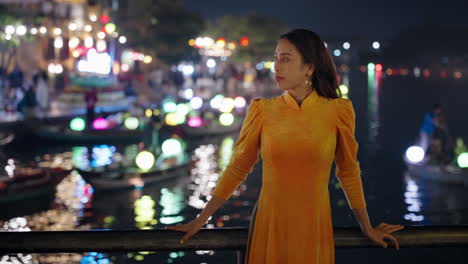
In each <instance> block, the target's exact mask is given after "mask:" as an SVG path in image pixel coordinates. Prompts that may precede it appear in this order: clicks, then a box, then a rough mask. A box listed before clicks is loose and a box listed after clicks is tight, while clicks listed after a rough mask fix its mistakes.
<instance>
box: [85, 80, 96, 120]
mask: <svg viewBox="0 0 468 264" xmlns="http://www.w3.org/2000/svg"><path fill="white" fill-rule="evenodd" d="M84 101H85V104H86V125H87V127H88V128H89V129H91V128H92V127H93V126H92V125H93V121H94V118H95V112H94V108H95V107H96V104H97V101H98V97H97V92H96V88H95V87H90V88H88V89H87V90H86V92H85V93H84Z"/></svg>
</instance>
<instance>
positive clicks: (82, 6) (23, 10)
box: [0, 0, 468, 264]
mask: <svg viewBox="0 0 468 264" xmlns="http://www.w3.org/2000/svg"><path fill="white" fill-rule="evenodd" d="M467 12H468V6H467V4H466V3H465V2H464V1H450V0H449V1H444V2H437V3H435V2H434V3H432V2H431V1H410V2H408V1H402V0H394V1H390V2H384V1H370V0H363V1H358V2H356V1H337V0H329V1H327V2H317V1H300V0H290V1H287V2H285V1H263V0H261V1H244V0H238V1H223V2H219V1H213V0H185V1H182V0H138V1H130V0H0V168H1V169H0V230H1V231H12V232H15V231H58V230H91V229H159V228H163V227H165V226H167V225H174V224H178V223H184V222H187V221H189V220H191V219H193V218H194V217H196V216H197V214H198V213H199V212H200V211H201V209H202V208H203V207H204V205H205V204H206V202H207V200H208V199H209V198H210V197H209V194H210V192H211V191H212V190H213V188H214V186H215V185H216V182H217V180H218V178H219V176H220V175H221V174H222V172H223V170H224V169H225V167H226V165H227V164H228V162H229V160H230V158H231V155H232V151H233V146H234V143H235V140H236V139H237V136H238V133H239V130H240V127H241V124H242V120H243V118H244V115H245V112H246V109H247V108H248V106H249V104H250V101H251V100H252V98H256V97H262V98H272V97H275V96H279V95H281V93H280V91H279V89H278V88H277V87H276V83H275V80H274V61H273V60H274V59H273V53H274V49H275V45H276V41H277V39H278V37H279V36H280V35H281V34H282V33H285V32H287V31H288V30H291V29H294V28H307V29H310V30H312V31H315V32H317V33H318V34H319V35H320V36H321V37H322V39H323V40H324V41H325V43H326V46H327V48H328V51H329V52H330V54H331V55H332V57H333V59H334V62H335V65H336V69H337V74H338V76H337V78H338V83H339V87H337V89H339V90H341V92H342V94H343V97H345V98H349V99H350V100H352V102H353V105H354V107H355V111H356V125H357V127H356V138H357V140H358V142H359V146H360V147H359V155H358V156H359V160H360V162H361V168H362V178H363V183H364V191H365V195H366V200H367V205H368V212H369V215H370V218H371V221H372V223H373V224H374V225H376V224H378V223H380V222H387V223H394V224H404V225H464V224H467V223H468V203H465V201H467V202H468V195H467V191H468V189H467V187H466V184H467V182H468V180H467V179H468V169H467V167H468V150H467V149H466V146H465V143H464V142H465V141H466V140H468V118H467V117H466V115H465V111H466V103H468V86H467V85H468V67H467V66H468V20H467V19H466V14H467ZM261 175H262V171H261V162H259V163H258V164H257V166H256V167H255V169H254V171H253V172H252V173H251V175H250V176H249V178H248V179H247V181H246V182H245V183H243V184H242V185H241V186H240V187H239V189H238V190H236V192H235V193H234V195H233V197H232V198H231V199H230V200H228V201H227V202H226V204H225V206H224V207H223V208H221V209H220V210H218V212H217V213H216V214H215V215H214V216H213V217H212V218H211V219H210V221H209V222H208V224H207V225H206V226H205V227H206V228H221V227H247V226H248V224H249V221H250V214H251V211H252V208H253V206H254V204H255V202H256V200H257V197H258V194H259V191H260V188H261ZM329 190H330V196H331V207H332V214H333V222H334V226H358V224H357V222H356V221H355V219H354V217H353V215H352V212H351V210H350V209H349V207H348V204H347V202H346V198H345V196H344V193H343V192H342V190H341V188H340V186H339V183H338V181H337V180H336V178H335V177H334V172H333V171H332V173H331V176H330V184H329ZM467 257H468V253H466V252H465V250H464V249H457V248H451V249H424V248H418V249H402V250H400V251H398V252H396V251H394V250H389V249H352V250H350V249H347V250H343V249H339V250H337V252H336V262H337V263H344V262H345V261H346V262H347V263H395V262H398V263H414V262H416V261H418V262H422V263H465V262H466V261H465V260H464V259H466V258H467ZM236 261H237V256H236V252H235V251H229V250H221V251H213V250H209V251H187V252H185V251H180V252H122V253H112V254H108V253H103V252H83V253H82V254H69V253H62V254H12V255H4V256H0V263H98V264H105V263H200V264H203V263H236Z"/></svg>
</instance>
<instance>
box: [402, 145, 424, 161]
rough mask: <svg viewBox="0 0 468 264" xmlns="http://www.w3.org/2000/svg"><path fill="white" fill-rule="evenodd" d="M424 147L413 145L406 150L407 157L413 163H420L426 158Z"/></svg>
mask: <svg viewBox="0 0 468 264" xmlns="http://www.w3.org/2000/svg"><path fill="white" fill-rule="evenodd" d="M424 155H425V153H424V149H423V148H421V147H420V146H411V147H409V148H408V149H407V150H406V158H407V159H408V160H409V161H410V162H411V163H419V162H421V161H422V160H423V159H424Z"/></svg>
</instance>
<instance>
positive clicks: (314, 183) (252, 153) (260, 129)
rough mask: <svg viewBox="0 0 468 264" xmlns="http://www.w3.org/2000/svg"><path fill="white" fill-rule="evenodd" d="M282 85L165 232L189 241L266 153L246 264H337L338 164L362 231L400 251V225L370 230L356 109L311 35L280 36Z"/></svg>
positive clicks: (254, 112)
mask: <svg viewBox="0 0 468 264" xmlns="http://www.w3.org/2000/svg"><path fill="white" fill-rule="evenodd" d="M275 71H276V81H277V84H278V87H279V88H280V89H281V90H282V91H285V93H284V94H283V95H282V96H279V97H276V98H273V99H255V100H253V102H252V104H251V106H250V108H249V110H248V113H247V115H246V118H245V121H244V124H243V127H242V130H241V134H240V137H239V139H238V140H237V142H236V145H235V150H234V155H233V157H232V159H231V161H230V163H229V165H228V167H227V168H226V170H225V171H224V173H223V175H222V177H221V178H220V180H219V182H218V184H217V186H216V188H215V190H214V191H213V193H212V198H211V199H210V201H209V202H208V204H207V205H206V207H205V209H204V210H203V211H202V212H201V213H200V215H199V216H198V217H197V218H196V219H195V220H193V221H191V222H190V223H188V224H183V225H178V226H171V227H168V228H167V229H169V230H176V231H182V232H186V234H185V235H184V237H183V238H182V240H181V243H183V242H185V241H186V240H187V239H189V237H191V236H192V235H194V234H195V233H197V232H198V231H199V229H200V228H201V227H202V226H203V225H204V224H205V223H206V221H207V220H208V219H209V217H210V216H211V215H212V214H213V213H214V212H215V211H216V210H217V209H218V208H219V207H220V206H221V205H222V204H223V202H224V201H225V200H227V199H228V198H229V197H230V195H231V194H232V192H233V191H234V190H235V188H237V186H239V184H240V183H241V182H242V181H243V180H245V178H246V176H247V174H248V173H249V172H250V171H251V169H252V167H253V165H254V164H255V163H256V161H257V159H258V153H259V152H261V155H262V160H263V186H262V189H261V192H260V197H259V200H258V203H257V205H256V207H255V209H254V213H253V217H252V223H251V227H250V232H249V241H248V247H247V255H246V263H250V264H257V263H262V264H263V263H269V264H270V263H317V264H324V263H327V264H329V263H334V241H333V226H332V220H331V212H330V200H329V193H328V182H329V174H330V168H331V165H332V162H333V160H335V159H336V164H337V177H338V179H339V181H340V183H341V186H342V188H343V189H344V191H345V194H346V198H347V201H348V204H349V205H350V207H351V208H352V209H353V212H354V214H355V216H356V219H357V220H358V221H359V224H360V227H361V230H362V232H363V233H364V234H365V235H366V236H367V237H369V238H370V239H371V240H372V241H375V242H376V243H378V244H380V245H382V246H383V247H385V248H386V247H387V245H388V244H387V242H385V241H384V239H385V238H387V239H390V240H391V241H392V242H393V243H394V245H395V247H396V248H397V249H398V248H399V245H398V241H397V240H396V238H395V237H393V236H392V235H391V234H390V233H392V232H395V231H398V230H401V229H402V228H403V226H400V225H389V224H385V223H382V224H380V225H379V226H377V227H375V228H374V227H372V225H371V223H370V220H369V217H368V215H367V211H366V202H365V199H364V195H363V189H362V183H361V177H360V168H359V162H358V161H357V159H356V154H357V148H358V145H357V142H356V140H355V138H354V126H355V123H354V118H355V117H354V109H353V106H352V104H351V101H349V100H347V99H340V98H339V96H338V94H337V89H336V88H337V87H338V85H337V80H336V72H335V67H334V64H333V61H332V59H331V57H330V55H329V53H328V51H327V49H326V47H325V45H324V42H323V41H322V40H321V39H320V38H319V37H318V36H317V34H315V33H314V32H311V31H308V30H304V29H298V30H294V31H291V32H289V33H286V34H284V35H282V36H281V38H280V40H279V41H278V44H277V46H276V51H275Z"/></svg>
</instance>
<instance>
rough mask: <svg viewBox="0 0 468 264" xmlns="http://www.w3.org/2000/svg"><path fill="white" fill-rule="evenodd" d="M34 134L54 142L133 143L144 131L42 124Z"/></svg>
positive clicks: (138, 139) (140, 138)
mask: <svg viewBox="0 0 468 264" xmlns="http://www.w3.org/2000/svg"><path fill="white" fill-rule="evenodd" d="M34 135H35V136H37V137H39V138H41V139H45V140H48V141H54V142H66V143H75V144H93V143H99V144H105V143H134V142H140V141H142V140H143V135H144V132H143V130H140V129H135V130H129V129H120V128H115V129H106V130H83V131H72V130H69V129H64V128H62V127H59V126H42V127H39V128H38V129H36V130H35V131H34Z"/></svg>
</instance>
